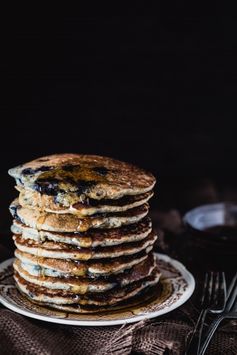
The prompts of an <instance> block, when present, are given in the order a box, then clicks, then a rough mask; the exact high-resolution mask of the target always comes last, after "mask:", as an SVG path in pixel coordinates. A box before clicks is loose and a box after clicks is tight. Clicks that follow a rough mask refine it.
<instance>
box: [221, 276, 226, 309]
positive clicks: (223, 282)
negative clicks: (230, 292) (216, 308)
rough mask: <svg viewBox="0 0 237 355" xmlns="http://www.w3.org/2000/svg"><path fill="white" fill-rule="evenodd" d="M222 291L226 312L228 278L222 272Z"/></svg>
mask: <svg viewBox="0 0 237 355" xmlns="http://www.w3.org/2000/svg"><path fill="white" fill-rule="evenodd" d="M220 290H221V291H222V294H223V310H224V308H225V305H226V278H225V273H224V271H222V272H221V284H220Z"/></svg>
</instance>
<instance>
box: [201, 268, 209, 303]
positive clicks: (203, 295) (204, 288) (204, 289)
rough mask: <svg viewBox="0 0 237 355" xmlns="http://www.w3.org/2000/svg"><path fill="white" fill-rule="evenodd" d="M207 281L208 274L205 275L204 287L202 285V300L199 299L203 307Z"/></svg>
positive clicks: (206, 292)
mask: <svg viewBox="0 0 237 355" xmlns="http://www.w3.org/2000/svg"><path fill="white" fill-rule="evenodd" d="M208 279H209V273H208V272H206V273H205V279H204V285H203V291H202V298H201V304H202V305H203V304H204V303H205V300H206V297H207V294H208Z"/></svg>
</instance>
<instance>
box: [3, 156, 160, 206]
mask: <svg viewBox="0 0 237 355" xmlns="http://www.w3.org/2000/svg"><path fill="white" fill-rule="evenodd" d="M9 174H10V175H11V176H13V177H14V178H15V179H16V182H17V184H18V185H20V186H23V187H25V188H29V189H32V190H36V191H38V192H40V193H42V194H46V195H51V196H55V199H56V200H57V202H58V203H62V204H67V205H68V203H70V204H71V203H75V202H76V201H83V200H85V199H86V198H91V199H95V200H101V199H118V198H121V197H123V196H125V195H137V194H143V193H146V192H147V191H150V190H151V189H152V188H153V187H154V185H155V177H154V176H153V175H152V174H150V173H148V172H146V171H144V170H142V169H139V168H137V167H135V166H133V165H131V164H128V163H124V162H121V161H118V160H114V159H111V158H108V157H102V156H97V155H79V154H58V155H50V156H46V157H43V158H38V159H36V160H33V161H31V162H29V163H26V164H23V165H19V166H17V167H15V168H12V169H10V170H9ZM70 199H71V200H70Z"/></svg>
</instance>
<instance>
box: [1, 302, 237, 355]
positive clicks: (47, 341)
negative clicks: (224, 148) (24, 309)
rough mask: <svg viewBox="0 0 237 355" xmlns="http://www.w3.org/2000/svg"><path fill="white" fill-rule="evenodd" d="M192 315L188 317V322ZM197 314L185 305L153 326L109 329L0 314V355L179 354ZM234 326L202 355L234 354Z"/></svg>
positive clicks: (236, 332)
mask: <svg viewBox="0 0 237 355" xmlns="http://www.w3.org/2000/svg"><path fill="white" fill-rule="evenodd" d="M190 314H192V317H190ZM196 317H197V310H196V309H195V308H194V306H193V305H192V303H191V302H188V303H187V304H186V305H184V306H183V307H181V308H179V309H178V310H176V311H174V312H171V313H170V314H168V315H167V316H163V317H161V318H157V319H155V320H146V321H142V322H139V323H135V324H131V325H124V326H122V327H121V326H112V327H76V326H65V325H58V324H53V323H46V322H41V321H38V320H34V319H31V318H27V317H24V316H22V315H20V314H17V313H14V312H12V311H10V310H8V309H4V308H2V309H0V354H1V355H5V354H6V355H10V354H13V355H14V354H17V355H18V354H20V355H23V354H30V355H31V354H32V355H44V354H45V355H46V354H47V355H49V354H50V355H51V354H52V355H54V354H55V355H67V354H70V355H73V354H83V355H94V354H95V355H107V354H108V355H109V354H116V355H126V354H139V355H141V354H144V355H154V354H158V355H161V354H174V355H179V354H183V352H184V349H185V344H186V341H187V339H188V336H189V335H190V332H191V330H192V328H193V322H194V320H193V319H194V318H196ZM236 326H237V322H235V321H232V322H228V323H227V324H226V325H224V326H223V327H222V328H221V329H220V330H219V331H218V332H217V333H216V335H215V336H214V338H213V341H212V343H211V345H210V347H209V349H208V351H207V354H217V355H219V354H220V355H221V354H225V355H226V354H228V355H229V354H237V327H236Z"/></svg>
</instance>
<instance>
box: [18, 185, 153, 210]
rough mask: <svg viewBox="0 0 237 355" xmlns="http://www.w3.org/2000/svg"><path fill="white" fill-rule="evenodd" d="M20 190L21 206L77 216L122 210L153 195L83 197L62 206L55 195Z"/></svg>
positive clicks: (150, 192)
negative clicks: (102, 198)
mask: <svg viewBox="0 0 237 355" xmlns="http://www.w3.org/2000/svg"><path fill="white" fill-rule="evenodd" d="M17 190H19V191H20V195H19V203H20V205H21V206H23V207H26V208H32V209H39V210H41V211H46V212H52V213H64V214H65V213H72V214H75V215H78V216H82V217H83V216H91V215H93V214H96V213H111V212H123V211H127V210H129V209H131V208H134V207H138V206H141V205H143V204H144V203H146V202H148V201H149V199H150V198H151V197H152V196H153V192H152V191H149V192H146V193H144V194H139V195H134V196H124V197H121V198H119V199H116V200H92V199H88V198H87V199H85V200H83V201H82V202H77V203H74V204H72V205H68V206H64V205H62V204H60V203H57V202H55V196H49V195H45V194H41V193H39V192H37V191H33V190H29V189H24V188H21V187H17Z"/></svg>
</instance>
